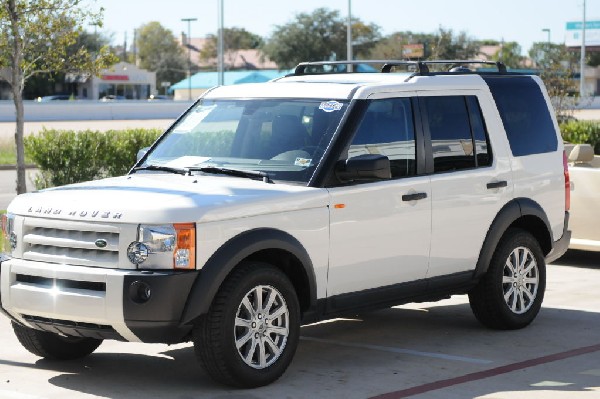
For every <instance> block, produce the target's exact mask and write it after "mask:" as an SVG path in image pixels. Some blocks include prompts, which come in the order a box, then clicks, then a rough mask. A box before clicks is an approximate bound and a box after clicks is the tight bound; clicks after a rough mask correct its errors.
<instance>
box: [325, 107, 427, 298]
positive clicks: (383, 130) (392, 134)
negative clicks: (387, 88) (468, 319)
mask: <svg viewBox="0 0 600 399" xmlns="http://www.w3.org/2000/svg"><path fill="white" fill-rule="evenodd" d="M417 141H418V139H417V140H416V134H415V123H414V114H413V107H412V102H411V98H410V97H408V96H406V97H396V98H385V99H375V100H369V104H368V108H367V111H366V113H365V116H364V118H363V120H362V122H361V124H360V125H359V127H358V129H357V132H356V134H355V136H354V138H353V140H352V143H351V145H350V147H349V150H348V154H347V158H351V157H353V156H357V155H361V154H381V155H385V156H387V157H388V158H389V159H390V164H391V169H392V178H391V179H390V180H385V181H364V182H361V181H355V182H352V183H349V184H342V183H340V185H337V186H335V187H331V188H329V193H330V198H331V202H330V228H331V230H330V260H329V275H328V285H327V295H328V297H330V298H331V297H336V296H339V295H344V294H349V293H356V292H359V291H365V290H371V289H374V288H381V287H385V286H390V287H394V286H395V285H398V284H400V283H405V282H409V281H414V280H419V279H423V278H424V277H425V276H426V273H427V266H428V258H429V245H430V235H431V230H430V229H431V190H430V178H429V176H418V175H417V158H418V157H417V152H418V149H417V147H418V146H417V145H416V143H417ZM342 158H343V159H345V158H346V157H345V156H344V157H342ZM341 307H343V306H341Z"/></svg>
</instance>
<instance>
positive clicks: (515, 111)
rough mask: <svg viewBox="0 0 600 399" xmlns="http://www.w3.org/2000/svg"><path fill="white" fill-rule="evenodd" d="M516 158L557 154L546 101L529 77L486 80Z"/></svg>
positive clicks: (501, 77)
mask: <svg viewBox="0 0 600 399" xmlns="http://www.w3.org/2000/svg"><path fill="white" fill-rule="evenodd" d="M484 80H485V81H486V82H487V84H488V86H489V88H490V90H491V92H492V96H493V97H494V100H495V101H496V105H497V107H498V111H499V112H500V117H501V118H502V122H503V123H504V129H505V130H506V134H507V136H508V141H509V143H510V148H511V150H512V153H513V155H514V156H516V157H519V156H525V155H532V154H542V153H546V152H553V151H556V149H557V148H558V139H557V136H556V131H555V130H554V124H553V123H552V118H551V116H550V113H549V111H548V106H547V105H546V100H545V99H544V96H543V95H542V91H541V89H540V87H539V86H538V84H537V83H536V82H535V81H534V80H533V79H532V78H531V77H529V76H485V77H484Z"/></svg>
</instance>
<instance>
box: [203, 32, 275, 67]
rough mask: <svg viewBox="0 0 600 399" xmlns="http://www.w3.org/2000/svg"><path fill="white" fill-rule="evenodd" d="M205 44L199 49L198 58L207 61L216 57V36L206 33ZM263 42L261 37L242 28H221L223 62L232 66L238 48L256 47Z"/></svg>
mask: <svg viewBox="0 0 600 399" xmlns="http://www.w3.org/2000/svg"><path fill="white" fill-rule="evenodd" d="M207 39H208V40H207V41H206V44H205V45H204V47H203V48H202V49H201V50H200V58H201V59H203V60H205V61H209V60H215V59H216V58H217V47H218V36H217V35H208V37H207ZM263 44H264V41H263V39H262V37H260V36H259V35H256V34H254V33H251V32H248V31H247V30H246V29H244V28H235V27H234V28H225V29H223V48H224V50H225V57H226V60H225V64H229V65H230V67H232V66H233V65H234V63H235V60H236V58H237V55H238V51H239V50H245V49H257V48H260V47H261V46H262V45H263Z"/></svg>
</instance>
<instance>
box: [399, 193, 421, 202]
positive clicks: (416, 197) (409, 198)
mask: <svg viewBox="0 0 600 399" xmlns="http://www.w3.org/2000/svg"><path fill="white" fill-rule="evenodd" d="M425 198H427V193H414V194H404V195H403V196H402V201H418V200H422V199H425Z"/></svg>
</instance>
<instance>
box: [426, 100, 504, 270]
mask: <svg viewBox="0 0 600 399" xmlns="http://www.w3.org/2000/svg"><path fill="white" fill-rule="evenodd" d="M419 103H420V107H421V111H422V112H421V113H422V118H423V128H424V135H425V146H426V149H427V151H426V152H427V160H428V162H427V164H428V166H427V171H428V172H429V173H431V201H432V204H431V206H432V223H431V231H432V233H431V252H430V258H429V271H428V273H427V277H436V276H443V275H451V274H456V273H460V272H466V271H471V270H473V269H474V268H475V265H476V263H477V259H478V257H479V253H480V251H481V247H482V245H483V241H484V239H485V237H486V234H487V231H488V229H489V227H490V225H491V223H492V221H493V220H494V218H495V217H496V215H497V213H498V211H499V210H500V209H501V208H502V206H503V205H504V204H505V203H506V202H507V201H508V200H509V199H510V198H511V197H512V184H513V183H512V175H511V169H510V163H509V159H508V158H507V155H506V143H505V142H503V141H501V140H496V141H492V140H490V138H491V137H499V136H503V133H502V132H501V131H500V130H499V129H501V126H500V125H498V123H497V121H496V123H494V122H493V121H486V120H485V119H484V118H483V115H488V114H490V112H491V113H492V114H493V113H494V109H493V108H491V107H492V104H491V103H490V98H489V95H485V93H484V92H480V91H477V90H468V91H454V92H449V91H447V90H444V91H442V92H435V91H427V92H419ZM482 109H485V110H486V112H482ZM490 129H491V130H495V131H492V132H490V131H489V130H490ZM489 133H493V134H489Z"/></svg>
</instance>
